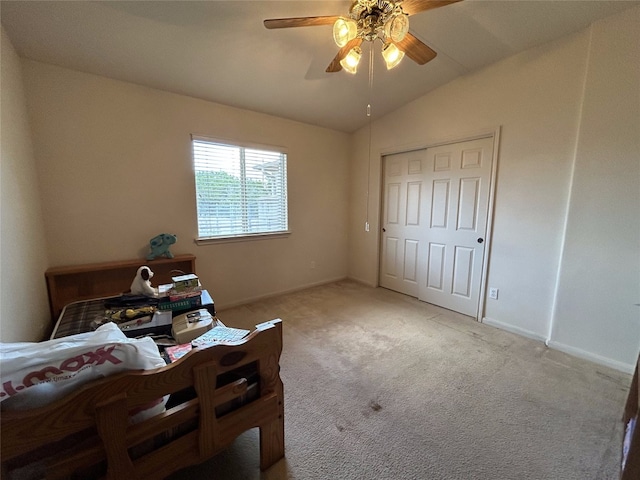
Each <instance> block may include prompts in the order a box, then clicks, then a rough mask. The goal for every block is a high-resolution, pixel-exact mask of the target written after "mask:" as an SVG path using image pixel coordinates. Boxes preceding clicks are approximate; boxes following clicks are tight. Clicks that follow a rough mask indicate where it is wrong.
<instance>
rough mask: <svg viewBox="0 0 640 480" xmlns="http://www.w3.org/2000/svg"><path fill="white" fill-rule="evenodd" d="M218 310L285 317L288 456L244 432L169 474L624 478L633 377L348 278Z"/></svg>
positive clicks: (249, 318)
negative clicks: (269, 458)
mask: <svg viewBox="0 0 640 480" xmlns="http://www.w3.org/2000/svg"><path fill="white" fill-rule="evenodd" d="M219 316H220V318H221V320H222V321H223V322H225V323H226V324H227V325H229V326H237V327H247V328H248V327H252V326H253V325H255V324H256V323H260V322H262V321H265V320H269V319H272V318H278V317H279V318H282V320H283V326H284V350H283V354H282V359H281V377H282V380H283V382H284V388H285V448H286V457H285V459H283V460H281V461H280V462H278V463H277V464H276V465H274V466H273V467H271V468H270V469H269V470H268V471H266V472H262V473H261V472H260V470H259V466H258V465H259V451H258V432H257V430H251V431H249V432H246V433H244V434H243V435H241V436H240V437H239V438H238V439H237V441H236V442H235V443H234V444H233V445H232V446H231V447H230V448H229V449H227V450H225V451H224V452H223V453H221V454H220V455H218V456H217V457H215V458H213V459H211V460H210V461H208V462H205V463H203V464H201V465H198V466H197V467H192V468H187V469H185V470H182V471H180V472H177V473H176V474H174V475H172V476H171V477H170V478H171V479H173V480H179V479H189V480H197V479H213V478H215V479H221V480H222V479H224V480H226V479H229V480H234V479H242V480H252V479H263V480H276V479H299V480H307V479H337V480H343V479H344V480H351V479H367V480H368V479H393V480H397V479H402V480H404V479H416V480H418V479H419V480H439V479H443V480H444V479H460V480H469V479H500V480H503V479H504V480H506V479H513V480H525V479H536V480H543V479H550V480H551V479H553V480H571V479H575V480H588V479H594V480H605V479H616V478H618V462H619V448H620V444H621V422H620V418H621V415H622V410H623V406H624V402H625V399H626V394H627V390H628V387H629V384H630V381H631V377H630V376H629V375H625V374H622V373H619V372H616V371H615V370H611V369H608V368H606V367H601V366H598V365H595V364H593V363H590V362H587V361H583V360H580V359H576V358H573V357H570V356H568V355H565V354H563V353H560V352H557V351H554V350H550V349H548V348H546V347H545V346H544V344H542V343H539V342H535V341H532V340H529V339H526V338H523V337H520V336H517V335H514V334H511V333H508V332H504V331H501V330H499V329H496V328H493V327H490V326H487V325H482V324H480V323H478V322H476V321H475V320H473V319H470V318H469V317H465V316H462V315H458V314H455V313H452V312H450V311H448V310H444V309H441V308H438V307H435V306H433V305H429V304H427V303H423V302H419V301H418V300H416V299H413V298H410V297H407V296H404V295H401V294H398V293H395V292H391V291H388V290H385V289H381V288H370V287H367V286H363V285H361V284H358V283H356V282H352V281H342V282H337V283H333V284H329V285H324V286H319V287H314V288H311V289H308V290H304V291H300V292H295V293H291V294H286V295H281V296H278V297H274V298H269V299H266V300H263V301H259V302H254V303H251V304H248V305H244V306H242V307H236V308H233V309H229V310H226V311H222V312H219Z"/></svg>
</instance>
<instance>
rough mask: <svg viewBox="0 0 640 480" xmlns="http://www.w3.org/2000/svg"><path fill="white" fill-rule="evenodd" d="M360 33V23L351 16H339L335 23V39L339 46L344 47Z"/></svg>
mask: <svg viewBox="0 0 640 480" xmlns="http://www.w3.org/2000/svg"><path fill="white" fill-rule="evenodd" d="M357 34H358V24H357V23H356V22H355V21H354V20H351V19H350V18H342V17H341V18H339V19H338V20H336V23H334V24H333V41H334V42H336V45H338V46H339V47H344V46H345V45H346V44H347V43H349V42H350V41H351V40H353V39H354V38H356V35H357Z"/></svg>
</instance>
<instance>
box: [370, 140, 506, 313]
mask: <svg viewBox="0 0 640 480" xmlns="http://www.w3.org/2000/svg"><path fill="white" fill-rule="evenodd" d="M492 161H493V137H487V138H481V139H477V140H470V141H465V142H459V143H452V144H448V145H440V146H437V147H431V148H427V149H424V150H416V151H412V152H405V153H398V154H393V155H387V156H385V157H384V158H383V169H384V173H383V175H384V190H383V210H382V215H383V218H382V237H381V238H382V240H381V241H382V244H381V259H380V260H381V261H380V285H381V286H382V287H385V288H389V289H391V290H396V291H398V292H401V293H405V294H407V295H411V296H414V297H418V298H419V299H420V300H422V301H425V302H429V303H433V304H435V305H439V306H441V307H444V308H448V309H450V310H454V311H456V312H460V313H463V314H465V315H470V316H473V317H475V316H476V315H477V311H478V303H479V299H480V284H481V281H482V265H483V257H484V250H485V248H484V247H485V242H484V240H485V234H486V228H487V216H488V208H489V191H490V182H491V164H492Z"/></svg>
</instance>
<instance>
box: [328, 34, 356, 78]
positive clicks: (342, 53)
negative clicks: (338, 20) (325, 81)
mask: <svg viewBox="0 0 640 480" xmlns="http://www.w3.org/2000/svg"><path fill="white" fill-rule="evenodd" d="M361 44H362V39H361V38H354V39H353V40H351V41H350V42H349V43H347V44H346V45H345V46H344V47H342V48H341V49H340V50H339V51H338V54H337V55H336V56H335V57H333V60H331V63H330V64H329V66H328V67H327V69H326V70H325V72H327V73H335V72H339V71H340V70H342V65H340V60H342V59H343V58H344V57H346V56H347V53H349V50H351V49H352V48H353V47H359V46H360V45H361Z"/></svg>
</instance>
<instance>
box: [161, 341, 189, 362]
mask: <svg viewBox="0 0 640 480" xmlns="http://www.w3.org/2000/svg"><path fill="white" fill-rule="evenodd" d="M192 348H193V347H192V346H191V344H190V343H183V344H181V345H175V346H173V347H166V348H165V349H164V351H165V352H166V354H167V356H168V357H169V360H171V362H175V361H176V360H179V359H180V358H182V357H184V356H185V355H186V354H187V353H189V352H190V351H191V349H192Z"/></svg>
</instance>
